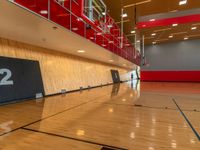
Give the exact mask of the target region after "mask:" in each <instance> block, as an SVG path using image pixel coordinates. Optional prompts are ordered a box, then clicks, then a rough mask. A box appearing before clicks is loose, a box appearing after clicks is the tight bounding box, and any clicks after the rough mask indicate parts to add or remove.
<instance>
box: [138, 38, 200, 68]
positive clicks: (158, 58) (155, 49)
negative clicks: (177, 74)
mask: <svg viewBox="0 0 200 150" xmlns="http://www.w3.org/2000/svg"><path fill="white" fill-rule="evenodd" d="M145 57H146V60H147V61H146V62H147V63H148V64H149V65H148V66H143V67H142V70H147V71H148V70H149V71H153V70H155V71H156V70H158V71H174V70H177V71H181V70H182V71H183V70H185V71H187V70H188V71H189V70H190V71H191V70H195V71H196V70H200V39H198V40H187V41H180V42H175V43H167V44H158V45H149V46H146V47H145Z"/></svg>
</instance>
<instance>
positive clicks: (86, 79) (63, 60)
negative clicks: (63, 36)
mask: <svg viewBox="0 0 200 150" xmlns="http://www.w3.org/2000/svg"><path fill="white" fill-rule="evenodd" d="M0 56H6V57H14V58H23V59H30V60H38V61H39V62H40V68H41V72H42V78H43V82H44V88H45V93H46V94H47V95H48V94H54V93H59V92H60V91H61V89H66V90H68V91H69V90H75V89H79V88H80V87H87V86H88V85H90V86H97V85H101V84H106V83H108V82H109V83H112V77H111V73H110V70H111V69H114V70H119V73H120V76H121V79H122V80H128V79H130V78H131V75H130V74H131V73H130V70H127V69H124V68H120V67H117V66H113V65H109V64H105V63H100V62H97V61H93V60H88V59H84V58H81V57H76V56H72V55H68V54H65V53H60V52H56V51H53V50H48V49H45V48H41V47H36V46H32V45H29V44H24V43H20V42H17V41H12V40H8V39H3V38H0Z"/></svg>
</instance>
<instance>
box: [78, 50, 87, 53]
mask: <svg viewBox="0 0 200 150" xmlns="http://www.w3.org/2000/svg"><path fill="white" fill-rule="evenodd" d="M77 52H78V53H85V51H84V50H78V51H77Z"/></svg>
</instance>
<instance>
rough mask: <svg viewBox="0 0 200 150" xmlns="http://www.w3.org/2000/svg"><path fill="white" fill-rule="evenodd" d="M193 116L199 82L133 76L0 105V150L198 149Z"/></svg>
mask: <svg viewBox="0 0 200 150" xmlns="http://www.w3.org/2000/svg"><path fill="white" fill-rule="evenodd" d="M151 87H152V88H151ZM184 87H186V88H184ZM199 118H200V83H140V82H137V81H133V82H129V83H123V84H119V85H110V86H105V87H102V88H96V89H91V90H86V91H82V92H75V93H69V94H66V95H59V96H54V97H48V98H45V99H41V100H36V101H35V100H32V101H25V102H21V103H17V104H10V105H6V106H0V150H27V149H29V150H55V149H56V150H101V149H102V148H103V147H110V148H112V149H129V150H171V149H172V150H173V149H176V150H199V149H200V141H199V140H200V139H199V135H200V121H199Z"/></svg>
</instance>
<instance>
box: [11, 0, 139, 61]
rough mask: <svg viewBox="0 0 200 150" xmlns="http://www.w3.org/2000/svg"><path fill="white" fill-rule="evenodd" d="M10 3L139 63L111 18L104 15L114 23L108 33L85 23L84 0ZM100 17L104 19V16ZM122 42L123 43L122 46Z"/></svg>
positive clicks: (108, 26) (96, 23) (26, 0)
mask: <svg viewBox="0 0 200 150" xmlns="http://www.w3.org/2000/svg"><path fill="white" fill-rule="evenodd" d="M10 2H12V3H16V4H18V5H20V6H23V7H25V8H27V9H29V10H30V11H33V12H35V13H37V14H39V15H40V16H43V17H45V18H47V19H49V20H51V21H53V22H55V23H57V24H59V25H61V26H63V27H64V28H66V29H68V30H71V31H72V32H74V33H76V34H78V35H80V36H82V37H84V38H87V39H88V40H90V41H91V42H94V43H96V44H97V45H99V46H101V47H103V48H105V49H107V50H109V51H111V52H112V53H115V54H117V55H119V56H121V57H123V58H124V59H127V60H129V61H131V62H135V63H138V62H139V61H138V59H139V57H140V54H139V53H138V52H137V53H136V50H135V48H134V46H133V45H132V44H130V42H129V41H128V38H127V37H125V36H124V35H123V36H121V35H120V28H119V27H118V26H117V25H116V24H115V23H113V19H112V18H111V17H110V16H108V15H106V14H104V15H103V16H106V18H107V20H109V23H110V22H112V24H108V25H107V24H105V27H107V29H106V31H103V30H102V31H101V30H100V28H99V27H98V26H100V25H98V22H95V25H94V24H90V23H89V22H87V21H84V18H82V17H81V12H80V10H81V2H82V0H68V1H62V0H14V1H10ZM96 5H97V3H96ZM97 9H100V8H97ZM100 16H101V17H102V14H101V15H100ZM121 41H123V44H122V45H121ZM121 46H122V47H121Z"/></svg>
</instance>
